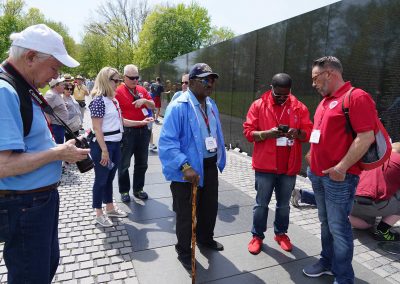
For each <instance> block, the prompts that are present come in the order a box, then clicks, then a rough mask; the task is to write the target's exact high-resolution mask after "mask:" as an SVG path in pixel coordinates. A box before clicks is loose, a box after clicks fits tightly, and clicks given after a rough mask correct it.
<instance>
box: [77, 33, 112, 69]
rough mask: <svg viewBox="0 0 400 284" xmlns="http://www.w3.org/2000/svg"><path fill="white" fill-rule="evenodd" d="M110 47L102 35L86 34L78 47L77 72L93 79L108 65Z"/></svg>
mask: <svg viewBox="0 0 400 284" xmlns="http://www.w3.org/2000/svg"><path fill="white" fill-rule="evenodd" d="M109 51H110V47H109V44H108V40H107V39H106V38H105V37H104V36H102V35H95V34H92V33H87V34H86V35H85V36H84V38H83V40H82V44H81V46H80V52H79V54H80V56H79V61H80V63H81V66H80V67H79V71H80V72H81V73H82V74H85V75H86V76H89V77H94V76H96V75H97V73H98V72H99V71H100V69H101V68H103V67H104V66H107V65H109V64H108V63H109V60H110V59H109V57H110V52H109Z"/></svg>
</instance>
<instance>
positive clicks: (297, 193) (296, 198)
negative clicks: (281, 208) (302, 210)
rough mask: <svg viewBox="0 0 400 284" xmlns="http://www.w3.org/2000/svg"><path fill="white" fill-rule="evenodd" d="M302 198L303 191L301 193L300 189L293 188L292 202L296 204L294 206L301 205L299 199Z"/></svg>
mask: <svg viewBox="0 0 400 284" xmlns="http://www.w3.org/2000/svg"><path fill="white" fill-rule="evenodd" d="M300 199H301V193H300V189H297V188H295V189H293V191H292V197H291V198H290V203H291V204H292V205H293V206H294V207H300V205H299V200H300Z"/></svg>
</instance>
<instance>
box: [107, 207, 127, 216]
mask: <svg viewBox="0 0 400 284" xmlns="http://www.w3.org/2000/svg"><path fill="white" fill-rule="evenodd" d="M106 214H107V216H108V217H120V218H124V217H127V216H128V213H126V212H124V211H122V210H121V209H119V208H118V207H115V206H114V209H113V210H111V211H106Z"/></svg>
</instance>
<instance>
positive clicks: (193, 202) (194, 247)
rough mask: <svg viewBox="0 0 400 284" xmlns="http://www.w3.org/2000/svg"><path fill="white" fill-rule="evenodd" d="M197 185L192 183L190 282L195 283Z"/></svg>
mask: <svg viewBox="0 0 400 284" xmlns="http://www.w3.org/2000/svg"><path fill="white" fill-rule="evenodd" d="M196 199H197V185H195V184H192V284H195V283H196V255H195V254H196V225H197V218H196V211H197V202H196Z"/></svg>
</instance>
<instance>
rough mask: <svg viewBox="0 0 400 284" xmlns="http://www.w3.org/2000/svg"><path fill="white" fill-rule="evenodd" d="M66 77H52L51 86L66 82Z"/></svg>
mask: <svg viewBox="0 0 400 284" xmlns="http://www.w3.org/2000/svg"><path fill="white" fill-rule="evenodd" d="M64 81H65V78H64V77H61V78H60V77H58V78H56V79H51V81H50V82H49V85H50V88H53V87H54V86H55V85H57V84H58V83H61V82H64Z"/></svg>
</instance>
